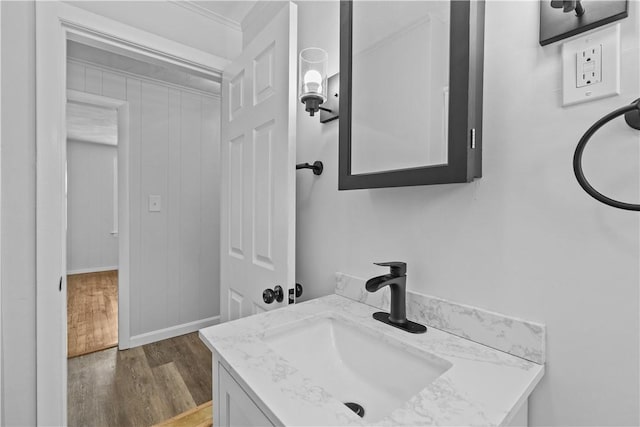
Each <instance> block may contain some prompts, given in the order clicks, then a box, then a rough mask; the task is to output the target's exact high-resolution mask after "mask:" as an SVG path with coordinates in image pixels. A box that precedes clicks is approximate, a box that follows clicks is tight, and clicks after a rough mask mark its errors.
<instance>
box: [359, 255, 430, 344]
mask: <svg viewBox="0 0 640 427" xmlns="http://www.w3.org/2000/svg"><path fill="white" fill-rule="evenodd" d="M374 264H375V265H379V266H382V267H391V272H390V273H389V274H385V275H382V276H378V277H374V278H372V279H369V280H367V283H366V284H365V289H366V290H367V291H369V292H376V291H377V290H379V289H381V288H383V287H385V286H389V288H391V313H384V312H382V311H379V312H376V313H373V318H374V319H376V320H379V321H381V322H384V323H387V324H389V325H391V326H395V327H396V328H399V329H402V330H405V331H407V332H411V333H412V334H422V333H424V332H427V328H426V326H424V325H421V324H419V323H415V322H412V321H410V320H407V303H406V295H407V264H406V263H404V262H398V261H395V262H375V263H374Z"/></svg>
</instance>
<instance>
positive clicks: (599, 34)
mask: <svg viewBox="0 0 640 427" xmlns="http://www.w3.org/2000/svg"><path fill="white" fill-rule="evenodd" d="M596 46H597V47H598V48H600V46H601V47H602V62H601V64H600V71H601V76H600V81H599V82H598V83H595V84H589V85H586V86H581V87H579V84H578V81H577V76H578V75H579V74H578V68H577V67H578V64H579V63H580V61H578V60H577V57H578V55H581V53H582V52H583V51H584V50H585V49H590V48H592V47H596ZM619 94H620V24H615V25H612V26H610V27H606V28H603V29H601V30H597V31H593V32H591V33H589V34H586V35H584V36H581V37H578V38H576V39H573V40H570V41H568V42H566V43H564V44H563V45H562V105H564V106H566V105H572V104H578V103H580V102H588V101H592V100H595V99H600V98H605V97H608V96H613V95H619Z"/></svg>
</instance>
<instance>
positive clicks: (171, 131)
mask: <svg viewBox="0 0 640 427" xmlns="http://www.w3.org/2000/svg"><path fill="white" fill-rule="evenodd" d="M67 86H68V88H69V89H73V90H78V91H85V92H88V93H93V94H96V95H102V96H107V97H110V98H116V99H123V100H128V101H129V114H130V132H131V133H130V149H129V156H130V157H129V161H130V171H129V188H130V233H131V236H130V241H131V249H130V251H131V252H130V253H131V261H130V263H131V264H130V265H131V278H130V285H129V286H130V301H131V302H130V307H131V312H130V316H131V320H130V324H131V331H130V332H131V336H132V337H135V336H138V335H141V334H147V333H154V332H157V331H159V330H162V329H166V328H170V327H175V326H179V325H182V324H185V323H189V322H194V321H201V320H204V319H207V318H210V317H213V316H217V315H218V314H219V312H220V303H219V298H220V283H219V275H220V267H219V264H220V261H219V257H220V256H219V240H220V237H219V229H220V220H219V203H218V198H219V194H218V193H219V190H218V188H219V177H218V176H219V155H218V150H219V147H218V146H219V138H220V100H219V99H218V98H217V97H214V96H210V95H207V94H204V93H202V92H195V91H191V90H188V89H185V88H181V87H179V86H175V85H170V84H168V83H163V82H160V81H157V80H156V81H151V80H146V79H144V78H138V77H135V76H131V75H123V74H120V73H118V72H116V71H108V70H104V69H101V68H100V67H95V66H91V65H84V64H81V63H78V62H73V61H70V62H69V63H68V74H67ZM149 195H159V196H161V199H162V200H161V205H162V207H161V211H160V212H149V209H148V198H149ZM132 344H134V343H132Z"/></svg>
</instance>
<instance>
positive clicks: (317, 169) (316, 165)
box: [296, 160, 324, 175]
mask: <svg viewBox="0 0 640 427" xmlns="http://www.w3.org/2000/svg"><path fill="white" fill-rule="evenodd" d="M296 169H311V170H312V171H313V174H314V175H322V171H323V170H324V165H323V164H322V162H321V161H320V160H316V161H315V162H313V164H312V165H310V164H309V163H298V164H297V165H296Z"/></svg>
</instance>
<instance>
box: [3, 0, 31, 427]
mask: <svg viewBox="0 0 640 427" xmlns="http://www.w3.org/2000/svg"><path fill="white" fill-rule="evenodd" d="M0 7H1V8H2V22H1V23H0V31H2V46H1V47H0V52H1V54H0V55H1V57H0V59H1V64H0V66H1V67H2V82H1V83H2V99H1V100H0V102H2V201H1V203H0V204H1V206H2V215H1V216H2V224H1V232H2V245H3V248H2V260H1V262H2V277H1V280H2V289H1V290H2V351H3V354H2V363H3V365H4V372H3V374H2V380H3V387H2V400H3V405H2V406H3V411H4V413H3V419H1V420H0V423H1V424H2V425H7V426H33V425H35V423H36V369H35V367H36V245H35V242H36V240H35V226H36V223H35V222H36V219H35V216H36V174H35V159H36V151H35V150H36V142H35V129H36V127H35V126H36V122H35V120H36V117H35V105H36V104H35V7H34V4H33V2H0Z"/></svg>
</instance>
